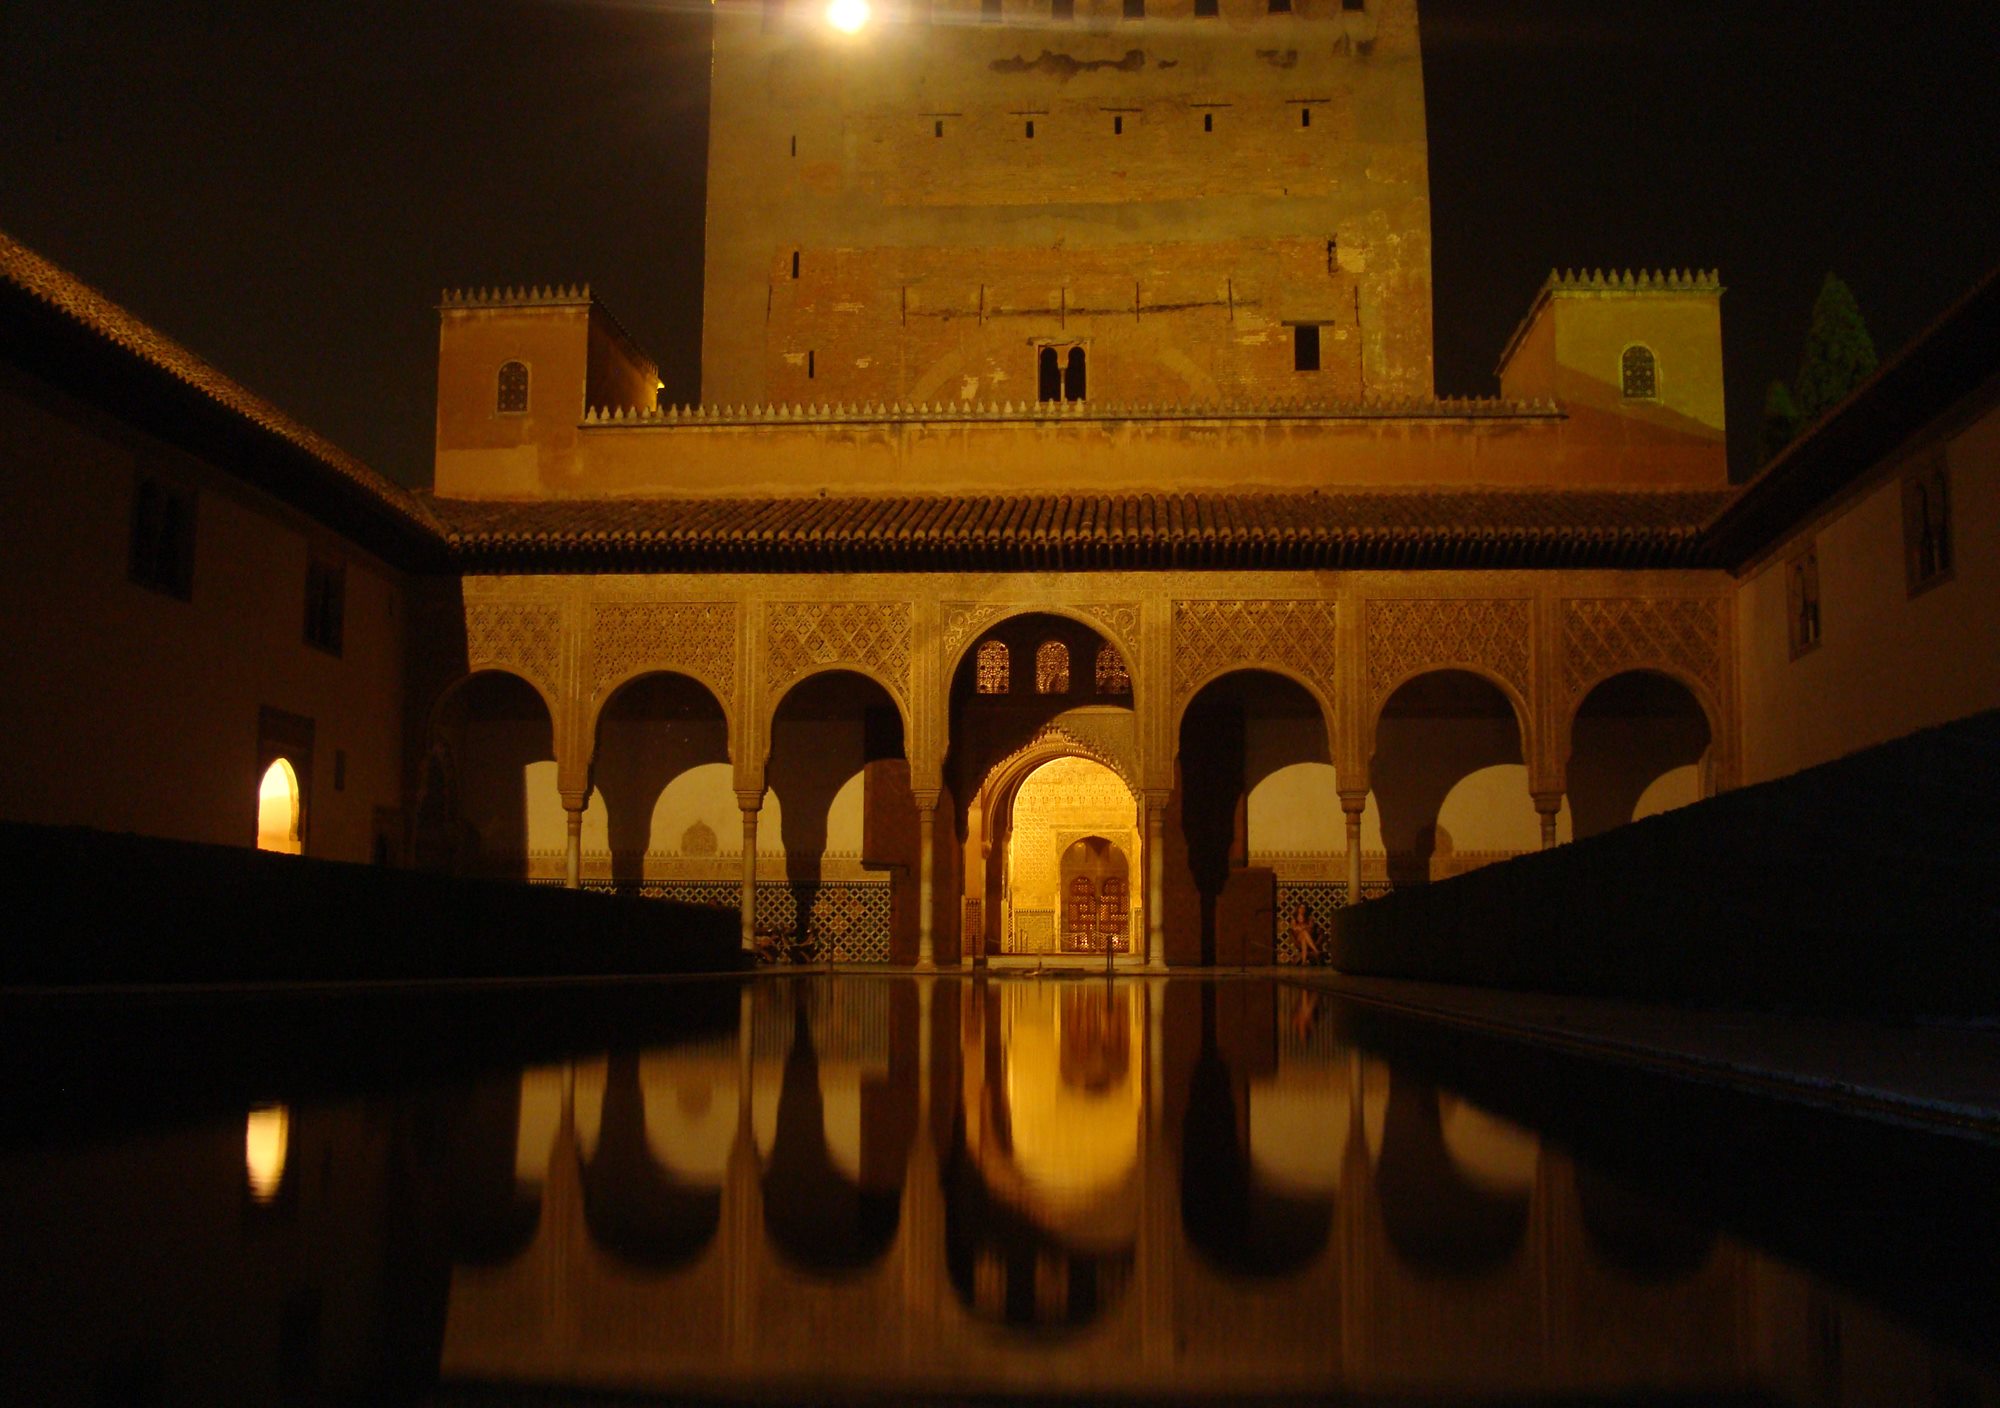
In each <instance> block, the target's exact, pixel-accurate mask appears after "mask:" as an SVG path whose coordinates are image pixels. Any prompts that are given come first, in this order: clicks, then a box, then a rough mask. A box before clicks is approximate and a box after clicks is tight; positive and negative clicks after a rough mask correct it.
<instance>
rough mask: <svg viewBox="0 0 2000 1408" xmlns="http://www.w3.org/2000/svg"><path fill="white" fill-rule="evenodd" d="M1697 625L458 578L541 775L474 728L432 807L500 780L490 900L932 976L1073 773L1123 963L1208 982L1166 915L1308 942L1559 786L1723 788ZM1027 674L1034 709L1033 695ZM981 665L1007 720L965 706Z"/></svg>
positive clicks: (1385, 590) (445, 745)
mask: <svg viewBox="0 0 2000 1408" xmlns="http://www.w3.org/2000/svg"><path fill="white" fill-rule="evenodd" d="M1302 586H1306V587H1307V588H1308V590H1306V591H1302V590H1301V587H1302ZM816 591H817V592H827V591H833V592H836V593H837V598H836V597H835V596H828V597H826V598H824V599H809V596H810V594H811V593H813V592H816ZM1725 592H1726V580H1725V579H1722V578H1720V577H1715V578H1714V579H1713V580H1712V579H1711V574H1706V573H1688V572H1659V573H1650V572H1617V573H1614V572H1597V571H1574V572H1552V571H1546V570H1544V571H1536V572H1518V573H1509V572H1478V573H1473V572H1464V573H1459V572H1436V573H1428V574H1421V575H1419V574H1410V573H1394V572H1355V573H1347V574H1325V573H1319V574H1310V576H1309V578H1303V579H1302V574H1297V573H1290V574H1278V573H1271V574H1262V573H1227V572H1217V573H1208V574H1199V575H1197V574H1160V573H1131V574H1125V573H1100V574H1087V575H1085V574H1072V575H1067V576H1052V575H1036V576H1026V575H1015V576H1006V577H994V576H988V575H971V574H964V575H960V574H945V573H937V574H930V573H908V574H886V573H884V574H853V575H848V576H842V577H838V578H828V577H825V576H818V577H811V578H799V577H789V576H785V575H769V576H749V575H740V576H722V575H640V574H630V575H621V574H598V575H583V574H578V575H573V576H571V575H565V576H525V575H516V576H494V577H468V578H467V579H466V584H465V615H464V621H465V643H466V653H465V665H466V668H467V670H468V671H469V672H471V674H473V675H481V676H483V675H486V674H488V673H494V674H500V675H512V676H515V677H517V678H518V680H519V681H521V682H524V683H525V685H527V686H529V687H530V688H528V689H526V690H525V691H521V690H512V687H511V686H506V687H502V686H496V685H492V684H487V685H483V686H481V688H482V689H483V690H485V691H487V692H494V693H496V694H505V695H508V697H510V698H511V699H512V700H513V701H514V703H513V704H512V705H508V706H507V707H506V708H504V709H502V710H501V712H502V713H505V714H509V715H510V716H511V715H514V714H521V715H525V714H527V713H532V712H535V711H532V710H527V709H526V708H525V705H526V703H527V702H528V700H529V698H530V696H531V695H532V696H534V697H535V698H536V699H538V700H540V701H546V706H547V710H548V724H547V727H548V729H549V732H548V733H547V734H546V735H543V736H544V737H546V738H548V739H549V740H550V743H549V745H548V748H549V753H551V754H552V755H553V756H552V758H551V759H550V760H549V761H547V762H543V763H539V764H538V763H535V762H534V761H533V760H531V759H528V758H527V754H526V753H525V752H523V751H522V750H523V748H524V747H525V748H526V749H527V751H528V752H533V751H535V747H534V745H533V743H532V741H529V742H526V743H524V742H523V739H524V738H525V734H523V733H522V730H523V729H524V728H529V725H528V724H527V723H522V724H515V725H510V726H509V727H508V728H507V729H496V728H493V727H489V728H487V729H486V733H487V734H488V735H490V738H489V742H490V743H492V744H493V745H495V746H494V747H492V748H488V749H487V750H486V751H487V752H488V753H490V754H493V756H492V757H490V758H488V759H487V760H486V761H481V760H480V759H478V758H474V757H468V756H454V757H453V758H452V759H451V763H450V770H451V773H452V775H453V776H454V777H455V778H457V779H458V782H457V784H456V785H457V788H458V790H459V791H461V792H464V791H465V790H466V779H467V778H468V777H473V776H476V775H477V774H478V773H479V771H480V769H481V768H482V767H486V766H489V765H491V766H497V767H499V768H500V769H501V770H502V771H503V772H505V771H506V770H507V769H521V770H522V771H521V773H520V774H519V775H521V776H522V778H523V781H522V782H521V783H519V784H515V785H518V786H519V787H520V789H521V795H522V796H523V799H524V805H523V813H524V817H525V822H524V825H523V826H522V828H521V836H522V840H521V842H520V843H518V844H519V849H520V852H521V858H520V862H519V864H518V867H517V868H516V869H515V871H514V873H519V874H525V875H527V877H528V878H530V879H536V880H542V881H545V882H547V881H554V880H556V879H558V878H561V879H563V880H564V881H566V882H567V883H570V884H591V885H614V884H615V885H622V886H625V887H627V888H639V889H642V890H646V891H649V892H652V893H660V894H669V895H675V896H678V897H681V898H688V899H694V900H697V901H699V902H704V903H709V904H720V903H730V904H733V905H736V906H740V909H741V912H742V915H743V930H744V936H745V942H746V944H749V943H753V942H755V940H756V938H757V935H758V933H759V931H760V929H765V930H768V929H769V928H770V927H771V925H770V923H769V922H768V916H769V912H770V911H771V909H772V906H773V903H774V901H773V899H772V895H773V894H774V893H776V891H774V890H773V889H772V887H773V886H774V885H775V886H777V887H779V888H780V889H783V888H786V887H789V891H790V894H791V899H790V901H789V903H785V902H782V901H780V902H778V903H779V907H780V908H782V909H784V910H785V911H786V912H787V914H788V916H789V919H788V922H789V924H790V933H791V936H792V937H793V938H794V939H795V940H796V941H798V942H800V943H802V944H803V945H804V947H805V948H807V949H808V950H810V951H813V952H816V953H817V954H819V955H820V956H834V957H846V958H850V959H864V960H865V959H874V960H876V961H881V960H885V959H886V960H888V961H893V962H899V963H908V964H914V965H916V966H919V967H928V966H931V965H932V964H934V963H937V962H948V963H949V962H958V961H960V960H961V959H966V958H976V957H979V956H982V955H985V954H990V953H1000V952H1003V951H1005V949H1006V948H1007V947H1008V944H1009V943H1010V936H1009V934H1008V933H1007V932H1005V931H1004V929H1003V926H1002V919H1001V914H1002V911H1001V909H1000V908H999V907H998V906H996V904H995V900H996V897H997V895H998V894H999V892H1000V891H1001V890H1002V889H1004V884H1003V871H1002V869H1001V867H1000V866H999V864H998V863H997V862H996V860H995V852H994V843H995V842H996V841H1000V840H1002V839H1003V838H1004V836H1005V835H1006V834H1007V832H1008V829H1009V828H1011V827H1012V826H1014V825H1016V824H1018V821H1017V818H1015V817H1014V816H1013V814H1012V808H1013V806H1014V805H1015V802H1016V800H1017V798H1018V795H1019V792H1020V789H1021V788H1022V785H1023V784H1024V783H1025V782H1026V781H1027V780H1028V779H1029V778H1030V777H1031V776H1032V775H1033V774H1034V773H1035V772H1036V770H1037V769H1039V768H1041V767H1043V766H1045V765H1047V764H1048V763H1051V762H1053V761H1056V760H1058V759H1064V758H1074V759H1085V760H1089V761H1090V762H1091V763H1092V764H1095V765H1097V766H1100V767H1103V768H1105V769H1108V770H1109V771H1110V772H1111V773H1112V774H1114V775H1115V776H1116V777H1117V778H1118V779H1120V781H1121V782H1122V783H1123V785H1124V787H1125V788H1126V790H1127V791H1128V792H1129V794H1130V796H1131V797H1132V799H1133V805H1132V810H1131V814H1130V822H1129V830H1130V839H1131V848H1130V851H1129V852H1127V851H1125V847H1124V845H1123V844H1122V843H1119V844H1118V849H1119V850H1120V851H1121V852H1124V853H1125V859H1126V861H1127V862H1128V864H1129V867H1130V878H1129V884H1130V888H1131V896H1130V905H1131V908H1132V909H1133V910H1134V911H1136V912H1137V913H1138V914H1139V915H1140V916H1142V918H1141V923H1140V926H1139V927H1140V932H1138V933H1135V934H1134V935H1133V944H1132V947H1133V950H1134V953H1133V961H1141V962H1144V963H1147V964H1150V965H1154V966H1161V965H1165V964H1169V963H1171V964H1175V965H1185V964H1198V963H1202V962H1214V961H1217V950H1216V949H1215V947H1214V944H1215V930H1214V924H1213V922H1212V921H1197V922H1187V921H1186V920H1185V919H1184V918H1183V917H1182V916H1183V914H1187V915H1198V914H1202V913H1211V914H1212V913H1213V912H1214V908H1215V899H1214V897H1215V895H1217V894H1219V893H1220V889H1219V888H1218V886H1227V885H1228V884H1230V883H1231V881H1230V875H1231V874H1233V873H1244V872H1258V871H1270V872H1272V873H1273V875H1274V876H1275V883H1276V885H1277V887H1278V889H1279V891H1280V903H1281V906H1282V907H1283V908H1285V910H1286V912H1287V914H1289V913H1290V912H1292V910H1294V909H1295V908H1296V907H1297V906H1299V905H1304V906H1306V907H1307V908H1308V909H1309V910H1310V911H1311V912H1313V913H1323V912H1324V911H1325V909H1326V908H1327V907H1329V906H1330V905H1333V904H1338V903H1351V902H1353V901H1354V900H1355V899H1356V898H1358V897H1360V896H1361V895H1362V894H1364V893H1366V892H1368V891H1369V889H1371V888H1372V887H1374V886H1378V885H1380V884H1382V883H1384V882H1387V883H1392V884H1412V883H1422V882H1423V881H1425V880H1428V879H1430V878H1433V877H1435V876H1440V875H1444V874H1450V873H1455V872H1456V871H1457V870H1461V869H1465V868H1469V867H1470V866H1472V865H1475V864H1481V863H1484V862H1485V861H1488V860H1492V859H1498V858H1500V857H1501V856H1504V855H1509V854H1515V853H1518V852H1521V851H1525V850H1531V849H1534V848H1536V847H1538V846H1541V845H1547V844H1554V843H1555V842H1556V841H1557V840H1559V839H1561V838H1562V836H1563V835H1564V834H1566V831H1567V828H1568V822H1567V806H1566V798H1567V795H1568V792H1569V789H1570V775H1571V771H1572V768H1573V767H1574V769H1575V771H1576V776H1577V778H1578V780H1579V784H1580V785H1581V786H1582V787H1583V788H1584V789H1585V791H1586V792H1588V793H1589V797H1588V801H1587V806H1586V810H1587V811H1588V813H1589V818H1590V823H1589V824H1591V825H1592V826H1601V825H1603V824H1607V823H1605V822H1604V821H1603V818H1604V817H1607V816H1615V819H1616V820H1630V819H1632V817H1633V816H1634V815H1640V814H1644V812H1645V811H1646V810H1648V809H1656V808H1657V807H1659V806H1661V805H1666V804H1669V803H1672V802H1676V801H1685V800H1692V799H1693V797H1694V796H1697V795H1701V794H1703V793H1705V792H1710V791H1714V790H1718V789H1720V788H1723V787H1726V786H1728V785H1729V784H1730V781H1731V779H1732V778H1733V777H1734V773H1735V767H1736V761H1735V758H1734V755H1733V749H1732V748H1731V745H1730V740H1731V739H1732V738H1733V737H1734V736H1735V730H1734V728H1733V722H1732V720H1731V716H1730V712H1729V710H1730V708H1731V707H1732V706H1731V704H1730V703H1729V701H1730V700H1732V698H1733V681H1732V680H1731V678H1730V674H1731V668H1732V667H1731V663H1730V661H1731V651H1730V648H1729V639H1728V633H1729V632H1730V631H1731V629H1732V618H1731V616H1730V613H1729V611H1728V610H1727V608H1726V604H1725V603H1726V597H1725ZM1050 643H1053V644H1055V645H1059V646H1061V647H1062V650H1063V653H1064V654H1066V655H1067V660H1068V673H1069V679H1068V681H1067V687H1066V688H1063V689H1055V688H1041V687H1039V686H1041V685H1044V684H1052V683H1053V681H1052V680H1050V679H1044V678H1042V677H1040V676H1037V675H1035V674H1034V673H1033V671H1034V670H1035V668H1036V663H1037V662H1036V659H1035V657H1036V655H1037V653H1038V652H1041V650H1042V647H1043V646H1044V645H1047V644H1050ZM995 644H997V645H998V646H1000V647H1004V649H1005V652H1006V655H1007V657H1008V659H1009V662H1010V666H1011V669H1012V671H1013V672H1014V676H1013V682H1014V683H1015V684H1017V685H1019V688H1011V687H1010V689H1009V690H1007V691H1004V692H994V691H991V690H989V691H988V692H987V693H983V694H982V693H981V690H980V680H979V661H980V652H981V650H982V648H983V647H987V646H992V645H995ZM1048 653H1049V654H1051V655H1052V654H1054V653H1055V652H1053V651H1051V652H1048ZM995 654H996V652H994V651H992V650H988V651H987V660H988V663H989V665H990V664H991V661H992V659H993V658H994V656H995ZM1100 656H1102V659H1103V661H1104V662H1105V663H1104V665H1103V670H1104V673H1103V676H1102V682H1103V683H1105V684H1106V685H1108V686H1109V687H1108V688H1105V689H1100V687H1099V686H1100V674H1099V664H1100ZM643 680H650V681H653V682H652V683H647V684H645V685H643V687H639V686H635V685H634V682H635V681H643ZM474 683H477V681H474ZM989 684H990V680H989ZM470 688H471V686H470V685H467V686H457V685H456V682H455V681H440V682H439V684H438V686H437V696H438V697H439V698H440V699H441V700H443V701H444V703H443V704H441V705H440V708H439V713H438V718H439V720H440V722H439V724H438V725H437V727H436V728H435V730H434V732H435V733H436V734H437V735H438V743H439V747H440V749H441V751H443V752H445V753H447V754H449V753H451V752H452V751H453V749H454V748H456V749H457V750H458V751H459V752H460V753H464V752H466V751H467V750H471V751H473V752H478V751H479V750H480V748H481V747H482V745H481V744H480V743H479V737H480V734H479V730H477V729H474V730H471V731H468V730H467V728H466V726H465V723H464V721H463V719H462V718H460V717H459V715H460V714H461V713H462V712H463V711H462V709H461V708H460V706H459V705H457V704H455V703H453V701H454V700H456V699H457V698H458V697H459V696H460V695H461V694H462V693H463V692H464V691H465V690H466V689H470ZM502 702H503V703H504V701H502ZM517 706H518V707H517ZM455 710H457V711H458V712H454V711H455ZM648 730H651V731H652V732H651V734H650V735H649V734H648V732H647V731H648ZM1232 730H1235V732H1232ZM529 731H532V729H531V728H529ZM516 735H521V736H519V737H517V736H516ZM649 738H650V740H651V741H648V739H649ZM1607 738H1610V739H1615V740H1616V742H1615V746H1610V745H1607V743H1606V739H1607ZM453 739H455V740H456V742H455V743H454V742H453ZM1225 755H1227V766H1222V767H1220V768H1218V759H1221V758H1223V757H1224V756H1225ZM542 756H544V757H546V756H547V755H546V754H545V755H542ZM1573 759H1574V762H1573V761H1572V760H1573ZM1607 770H1609V771H1607ZM1625 772H1631V773H1633V776H1631V777H1626V776H1624V775H1623V773H1625ZM1639 772H1645V773H1647V776H1645V777H1643V778H1641V777H1639V776H1637V774H1638V773H1639ZM1611 773H1618V774H1619V775H1617V776H1612V775H1610V774H1611ZM1656 783H1657V784H1658V785H1657V786H1656V785H1654V784H1656ZM472 790H473V792H475V793H477V792H478V788H477V787H474V788H473V789H472ZM711 813H712V814H713V815H711ZM600 815H601V817H602V821H601V822H600V821H599V820H597V819H596V818H598V817H599V816H600ZM642 818H643V819H642ZM731 821H733V822H734V823H735V825H734V826H730V825H729V824H728V823H729V822H731ZM453 824H454V825H456V826H459V827H461V828H462V827H465V826H470V827H472V828H474V829H480V822H479V821H478V819H477V818H474V817H470V816H466V815H464V814H463V810H462V809H461V812H460V815H459V816H458V818H457V819H456V820H455V821H454V823H453ZM600 826H601V828H602V829H601V830H600ZM1104 829H1108V828H1106V827H1099V828H1095V829H1092V831H1091V834H1092V835H1098V833H1099V832H1100V831H1102V830H1104ZM732 833H733V834H732ZM1211 833H1214V834H1213V835H1211ZM739 836H740V837H741V841H740V842H739V840H738V838H739ZM600 838H601V839H600ZM479 839H480V842H481V843H482V844H481V845H480V846H479V847H477V849H478V850H479V851H480V853H481V854H485V853H486V852H488V851H491V850H495V849H498V850H502V851H504V850H506V849H507V847H508V844H509V843H508V842H507V840H506V838H505V837H504V836H501V837H498V838H496V839H497V840H498V841H499V844H498V846H497V847H496V846H494V845H492V844H487V843H486V838H485V837H484V834H483V831H482V833H481V836H480V838H479ZM1080 839H1082V838H1081V837H1074V838H1071V840H1072V842H1074V841H1075V840H1080ZM1100 839H1107V840H1113V841H1116V840H1117V838H1109V837H1100ZM1336 839H1337V840H1338V842H1339V843H1340V844H1338V845H1336V844H1334V843H1335V841H1336ZM732 843H736V849H735V851H734V854H731V848H732ZM1204 847H1206V848H1207V851H1206V852H1204ZM1218 848H1219V854H1220V855H1221V856H1222V860H1221V861H1220V862H1218V861H1217V859H1216V855H1217V853H1218ZM1003 856H1004V848H1003ZM558 858H559V861H558ZM1204 866H1207V867H1208V868H1209V870H1212V871H1214V874H1213V875H1210V876H1207V878H1206V879H1204V874H1205V872H1204V871H1203V867H1204ZM487 868H489V869H490V868H492V864H491V861H490V859H489V861H488V862H487ZM1204 886H1206V891H1207V898H1206V899H1204V898H1203V896H1204ZM1204 905H1206V909H1204V908H1203V906H1204ZM760 907H761V908H760ZM760 912H761V913H764V914H765V915H766V919H765V920H764V921H760V918H759V915H760ZM870 926H872V927H870ZM781 927H782V926H781ZM861 928H867V929H868V932H869V933H871V934H874V933H878V932H879V933H880V936H881V942H876V941H874V940H873V939H871V940H869V942H868V943H867V944H865V945H864V944H862V943H861V942H860V941H859V940H858V939H853V938H852V936H853V935H854V934H856V933H857V932H859V930H860V929H861ZM892 931H893V932H892ZM843 936H846V937H843ZM1221 956H1222V959H1223V961H1237V960H1234V959H1232V958H1231V957H1230V956H1229V954H1228V953H1226V952H1225V953H1224V954H1222V955H1221ZM1288 956H1290V955H1288Z"/></svg>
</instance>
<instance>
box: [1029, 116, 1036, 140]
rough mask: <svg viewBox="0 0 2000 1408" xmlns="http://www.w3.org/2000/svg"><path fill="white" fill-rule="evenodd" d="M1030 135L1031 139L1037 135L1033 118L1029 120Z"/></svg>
mask: <svg viewBox="0 0 2000 1408" xmlns="http://www.w3.org/2000/svg"><path fill="white" fill-rule="evenodd" d="M1028 135H1029V136H1030V137H1032V136H1034V135H1035V119H1033V118H1032V117H1031V118H1029V119H1028Z"/></svg>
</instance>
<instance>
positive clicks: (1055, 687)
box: [1035, 640, 1069, 694]
mask: <svg viewBox="0 0 2000 1408" xmlns="http://www.w3.org/2000/svg"><path fill="white" fill-rule="evenodd" d="M1035 693H1037V694H1068V693H1069V647H1068V646H1066V645H1064V644H1063V643H1062V642H1061V641H1059V640H1045V641H1043V642H1042V643H1041V645H1039V646H1038V647H1036V649H1035Z"/></svg>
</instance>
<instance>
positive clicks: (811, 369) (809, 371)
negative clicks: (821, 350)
mask: <svg viewBox="0 0 2000 1408" xmlns="http://www.w3.org/2000/svg"><path fill="white" fill-rule="evenodd" d="M818 362H819V354H818V353H817V352H808V353H806V380H807V381H811V380H812V379H813V375H814V373H815V372H816V371H817V370H818Z"/></svg>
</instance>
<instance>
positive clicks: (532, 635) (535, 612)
mask: <svg viewBox="0 0 2000 1408" xmlns="http://www.w3.org/2000/svg"><path fill="white" fill-rule="evenodd" d="M562 647H563V611H562V606H561V605H560V604H559V603H556V602H544V601H527V602H499V601H487V602H472V603H469V604H468V605H467V606H466V608H465V657H466V664H467V665H468V666H469V667H470V668H471V669H472V670H474V671H478V670H510V671H512V672H514V673H515V674H518V675H520V676H521V677H522V678H524V679H526V680H528V681H530V682H531V683H533V684H535V685H538V686H540V688H541V689H542V691H543V693H544V694H545V695H546V696H547V697H548V698H549V699H551V700H555V699H560V698H561V697H562Z"/></svg>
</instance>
